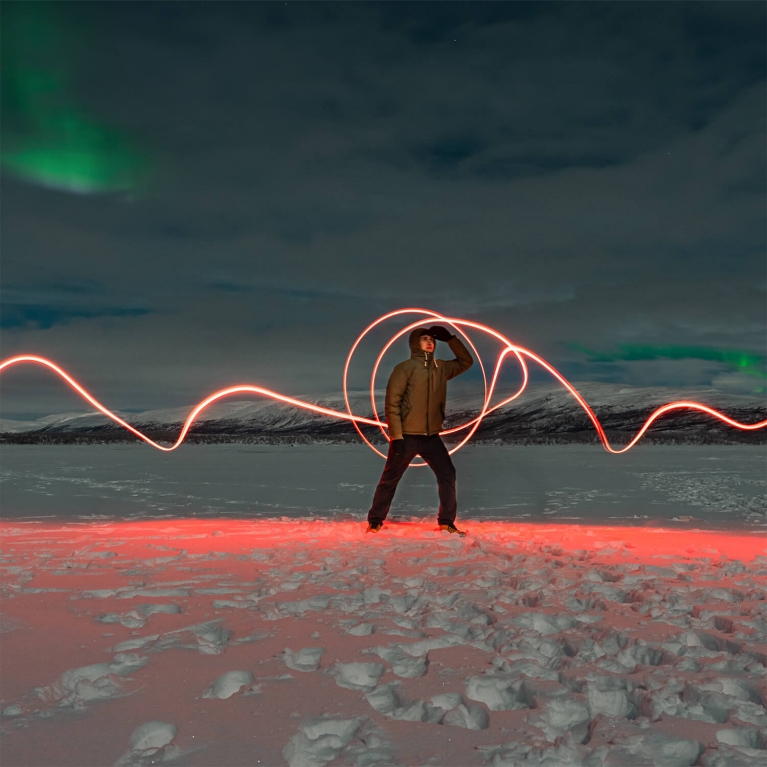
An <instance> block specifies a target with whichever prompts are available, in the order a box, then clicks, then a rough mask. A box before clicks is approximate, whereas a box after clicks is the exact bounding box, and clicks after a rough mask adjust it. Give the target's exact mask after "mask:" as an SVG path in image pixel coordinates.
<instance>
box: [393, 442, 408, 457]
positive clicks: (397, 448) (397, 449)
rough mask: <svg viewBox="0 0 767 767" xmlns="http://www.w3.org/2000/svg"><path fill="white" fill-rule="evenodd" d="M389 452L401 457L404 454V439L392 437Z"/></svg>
mask: <svg viewBox="0 0 767 767" xmlns="http://www.w3.org/2000/svg"><path fill="white" fill-rule="evenodd" d="M391 452H392V455H395V456H397V458H401V457H402V456H403V455H405V440H404V439H393V440H392V441H391Z"/></svg>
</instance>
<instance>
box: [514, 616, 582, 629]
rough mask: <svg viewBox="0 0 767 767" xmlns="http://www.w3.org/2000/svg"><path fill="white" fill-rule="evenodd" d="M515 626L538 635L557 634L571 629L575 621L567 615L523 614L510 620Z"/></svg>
mask: <svg viewBox="0 0 767 767" xmlns="http://www.w3.org/2000/svg"><path fill="white" fill-rule="evenodd" d="M512 622H513V623H515V624H516V625H517V626H522V627H523V628H528V629H532V630H533V631H537V632H538V633H540V634H558V633H559V632H560V631H564V630H565V629H569V628H572V627H573V625H575V622H576V621H575V619H574V618H572V617H570V616H569V615H546V614H545V613H523V614H522V615H518V616H517V617H516V618H514V619H513V620H512Z"/></svg>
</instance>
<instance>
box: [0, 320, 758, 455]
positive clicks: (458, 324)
mask: <svg viewBox="0 0 767 767" xmlns="http://www.w3.org/2000/svg"><path fill="white" fill-rule="evenodd" d="M401 314H420V315H422V316H426V317H431V318H433V319H434V320H436V321H438V322H442V323H445V324H448V325H450V326H451V327H452V328H453V329H454V330H456V331H457V332H459V333H460V334H461V335H462V336H463V337H464V338H465V339H466V342H467V343H468V344H469V346H470V347H471V348H472V350H473V351H474V354H475V355H476V357H477V360H478V362H479V365H480V369H481V370H482V378H483V381H484V389H485V394H484V399H483V403H482V408H481V410H480V412H479V415H478V416H477V417H476V418H473V419H472V420H471V421H467V422H466V423H464V424H461V425H460V426H455V427H453V428H452V429H447V430H445V431H442V432H440V434H442V435H444V434H454V433H455V432H458V431H462V430H463V429H468V430H469V431H468V433H467V434H466V436H465V437H464V438H463V439H462V440H461V442H459V443H458V444H457V445H456V446H455V447H453V448H452V449H451V450H450V453H451V455H452V454H453V453H455V452H456V451H458V450H460V449H461V448H462V447H463V446H464V445H465V444H466V443H467V442H468V441H469V440H470V439H471V437H472V436H473V435H474V433H475V432H476V430H477V429H478V428H479V425H480V424H481V423H482V421H483V420H484V418H485V416H487V415H488V414H490V413H492V412H493V411H495V410H498V409H499V408H501V407H504V406H505V405H508V404H509V403H510V402H513V401H514V400H515V399H516V398H517V397H519V395H520V394H522V392H523V391H524V390H525V389H526V388H527V384H528V380H529V374H528V369H527V364H526V362H525V359H524V358H525V357H528V358H529V359H531V360H532V361H533V362H537V363H538V364H539V365H540V366H541V367H543V368H544V369H545V370H547V371H548V372H549V373H551V375H552V376H554V378H556V379H557V381H559V383H561V384H562V386H564V387H565V388H566V389H567V390H568V391H569V392H570V394H572V396H573V397H574V398H575V400H576V401H577V402H578V404H579V405H580V406H581V407H582V408H583V410H584V411H585V412H586V415H588V417H589V419H590V420H591V422H592V423H593V424H594V428H595V429H596V431H597V434H598V435H599V439H600V441H601V442H602V445H603V447H604V449H605V450H607V452H609V453H613V454H614V455H619V454H621V453H625V452H627V451H628V450H631V448H632V447H634V445H636V444H637V442H639V440H640V439H641V438H642V436H643V435H644V434H645V432H646V431H647V430H648V429H649V428H650V426H651V425H652V424H653V422H655V421H656V420H657V419H658V418H660V417H661V416H662V415H664V414H665V413H668V412H670V411H672V410H681V409H685V408H687V409H691V410H700V411H701V412H704V413H707V414H708V415H710V416H712V417H713V418H718V419H719V420H720V421H723V422H724V423H726V424H728V425H729V426H732V427H733V428H735V429H741V430H742V431H754V430H756V429H764V428H765V427H767V420H764V421H758V422H757V423H751V424H746V423H740V422H739V421H735V420H733V419H732V418H729V417H728V416H726V415H724V413H721V412H719V411H718V410H715V409H714V408H711V407H708V405H704V404H702V403H700V402H688V401H684V400H680V401H677V402H669V403H668V404H666V405H662V406H661V407H659V408H658V409H657V410H655V411H654V412H653V413H652V414H651V415H650V417H649V418H648V419H647V420H646V421H645V422H644V424H643V425H642V428H641V429H640V430H639V431H638V432H637V433H636V435H635V436H634V438H633V439H632V440H631V442H629V443H628V444H627V445H625V446H624V447H622V448H621V449H620V450H616V449H615V448H613V447H612V446H611V445H610V442H609V440H608V439H607V435H606V434H605V431H604V429H603V428H602V424H601V423H600V422H599V419H598V418H597V417H596V415H595V414H594V411H593V410H592V409H591V408H590V407H589V405H588V403H587V402H586V400H585V399H583V397H582V396H581V395H580V394H579V393H578V392H577V391H576V389H575V388H574V387H573V385H572V384H571V383H570V382H569V381H567V379H565V377H564V376H563V375H562V374H561V373H560V372H559V371H558V370H556V368H554V367H552V366H551V365H549V363H548V362H546V360H544V359H543V358H542V357H539V356H538V355H537V354H535V353H534V352H531V351H530V350H529V349H525V348H524V347H523V346H518V345H517V344H514V343H512V342H511V341H510V340H509V339H508V338H506V336H504V335H502V334H501V333H499V332H498V331H496V330H493V329H492V328H490V327H488V326H487V325H482V324H481V323H478V322H471V321H469V320H462V319H460V318H457V317H444V316H443V315H441V314H438V313H437V312H432V311H429V310H428V309H398V310H396V311H393V312H389V313H388V314H385V315H384V316H382V317H379V318H378V319H377V320H376V321H375V322H373V323H371V324H370V325H368V326H367V328H365V330H363V331H362V333H361V334H360V335H359V336H358V337H357V340H356V341H355V342H354V344H353V345H352V347H351V349H350V351H349V354H348V356H347V358H346V364H345V365H344V371H343V392H344V403H345V404H346V412H345V413H344V412H341V411H338V410H331V409H330V408H325V407H320V406H319V405H314V404H312V403H310V402H304V401H303V400H298V399H295V398H294V397H287V396H285V395H284V394H280V393H278V392H275V391H272V390H271V389H265V388H263V387H261V386H250V385H240V386H230V387H229V388H226V389H220V390H219V391H217V392H214V393H213V394H211V395H210V396H209V397H206V398H205V399H204V400H202V402H200V403H198V404H197V405H195V407H194V408H193V409H192V411H191V412H190V413H189V415H188V416H187V419H186V421H185V422H184V425H183V426H182V428H181V432H180V433H179V435H178V438H177V439H176V442H175V443H174V444H173V445H171V446H170V447H164V446H163V445H159V444H158V443H157V442H155V441H154V440H152V439H150V438H149V437H147V436H146V435H145V434H143V433H142V432H141V431H139V430H138V429H136V428H134V427H133V426H131V425H130V424H129V423H127V422H126V421H124V420H123V419H122V418H120V417H119V416H118V415H117V414H116V413H113V412H112V411H111V410H109V409H108V408H106V407H105V406H104V405H102V404H101V403H100V402H99V401H98V400H97V399H96V398H95V397H94V396H93V395H92V394H90V393H89V392H88V391H86V389H85V388H83V387H82V386H81V385H80V384H79V383H77V381H75V379H74V378H72V377H71V376H70V375H68V374H67V373H66V372H65V371H64V370H62V369H61V368H60V367H59V366H58V365H56V364H55V363H54V362H52V361H51V360H49V359H46V358H45V357H39V356H36V355H32V354H24V355H20V356H18V357H11V358H9V359H7V360H4V361H3V362H0V373H2V372H3V371H4V370H6V369H8V368H10V367H12V366H14V365H18V364H21V363H23V362H29V363H34V364H37V365H43V366H45V367H48V368H50V369H51V370H53V371H54V372H55V373H57V374H58V375H59V376H60V377H61V378H63V379H64V380H65V381H66V382H67V383H68V384H69V385H70V386H71V387H72V388H73V389H74V390H75V391H76V392H77V393H78V394H80V396H81V397H82V398H83V399H85V400H86V401H87V402H89V403H90V404H91V405H93V407H95V408H96V409H97V410H98V411H99V412H101V413H103V414H104V415H105V416H107V417H108V418H110V419H111V420H113V421H114V422H115V423H117V424H119V425H120V426H122V427H123V428H124V429H126V430H128V431H129V432H131V433H132V434H135V435H136V436H137V437H138V438H139V439H142V440H143V441H144V442H146V443H148V444H149V445H151V446H152V447H155V448H157V449H158V450H162V451H163V452H166V453H169V452H171V451H172V450H175V449H176V448H177V447H179V446H180V445H181V444H182V443H183V441H184V439H185V438H186V435H187V433H188V432H189V429H190V428H191V426H192V424H193V423H194V421H195V420H196V418H197V417H198V416H199V415H200V413H202V411H203V410H205V409H206V408H207V407H209V406H210V405H212V404H213V403H214V402H216V401H217V400H219V399H223V398H224V397H229V396H231V395H233V394H241V393H242V394H245V393H247V394H259V395H261V396H264V397H269V398H271V399H274V400H277V401H279V402H284V403H286V404H288V405H292V406H294V407H299V408H303V409H305V410H311V411H313V412H315V413H320V414H321V415H326V416H328V417H329V418H340V419H343V420H346V421H350V422H351V423H352V425H353V426H354V428H355V429H356V430H357V433H358V434H359V435H360V437H361V438H362V440H363V441H364V442H365V444H366V445H367V446H368V447H369V448H370V449H371V450H373V451H374V452H376V453H377V454H378V455H380V456H381V457H382V458H385V457H386V456H385V455H384V454H383V453H382V452H380V451H379V450H378V449H377V448H376V447H375V446H374V445H373V444H372V443H371V442H370V441H369V440H368V439H367V438H366V437H365V435H364V434H363V433H362V431H361V430H360V428H359V426H358V424H361V423H364V424H368V425H370V426H377V427H378V428H379V429H380V430H381V433H382V434H383V435H384V436H385V437H386V439H387V440H388V439H389V436H388V434H387V433H386V425H385V424H384V423H383V422H382V421H381V419H380V417H379V415H378V408H377V406H376V402H375V382H376V376H377V373H378V368H379V366H380V364H381V360H382V359H383V357H384V355H385V354H386V352H387V351H388V350H389V348H390V347H391V345H392V344H393V343H394V342H395V341H396V340H397V339H398V338H400V337H401V336H402V335H404V334H405V333H407V332H408V331H410V330H412V329H413V328H416V327H418V326H419V325H420V324H421V321H420V320H419V321H417V322H412V323H410V324H409V325H407V326H406V327H405V328H403V329H402V330H400V331H398V332H397V333H396V334H395V335H394V336H392V338H391V339H389V341H388V342H387V343H386V345H385V346H384V348H383V349H382V350H381V352H380V354H379V355H378V358H377V359H376V362H375V365H374V366H373V371H372V374H371V377H370V402H371V405H372V407H373V416H374V417H373V418H364V417H362V416H358V415H355V414H354V413H353V412H352V407H351V403H350V402H349V392H348V386H347V381H348V375H349V366H350V365H351V361H352V358H353V357H354V354H355V352H356V351H357V347H358V346H359V345H360V343H361V341H362V339H363V338H365V336H366V335H367V334H368V333H370V331H371V330H373V328H375V327H377V326H378V325H380V324H381V323H382V322H385V321H386V320H389V319H391V318H392V317H397V316H399V315H401ZM464 328H473V329H475V330H479V331H481V332H483V333H486V334H488V335H489V336H491V337H493V338H495V339H496V340H498V341H500V342H501V343H502V344H503V346H504V348H503V350H502V351H501V353H500V354H499V355H498V360H497V361H496V364H495V370H494V371H493V377H492V380H491V382H490V385H489V386H488V383H487V374H486V372H485V367H484V365H483V363H482V358H481V357H480V355H479V353H478V352H477V349H476V347H475V346H474V344H473V343H472V341H471V339H470V338H469V336H468V335H467V334H466V332H465V330H464ZM509 354H514V355H515V356H516V358H517V360H518V362H519V364H520V366H521V368H522V384H521V386H520V387H519V390H518V391H517V392H516V393H515V394H513V395H512V396H510V397H507V398H506V399H504V400H503V401H501V402H499V403H497V404H495V405H493V406H492V407H491V406H490V402H491V400H492V398H493V392H494V391H495V386H496V383H497V382H498V376H499V374H500V371H501V366H502V365H503V362H504V360H505V359H506V357H507V356H508V355H509ZM425 465H426V464H425V463H412V464H411V466H425Z"/></svg>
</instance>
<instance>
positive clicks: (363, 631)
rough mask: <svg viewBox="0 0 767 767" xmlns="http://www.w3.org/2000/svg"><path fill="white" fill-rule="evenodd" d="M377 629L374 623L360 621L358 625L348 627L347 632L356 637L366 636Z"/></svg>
mask: <svg viewBox="0 0 767 767" xmlns="http://www.w3.org/2000/svg"><path fill="white" fill-rule="evenodd" d="M375 630H376V628H375V626H374V625H373V624H372V623H358V624H357V625H356V626H351V627H350V628H348V629H346V633H347V634H351V635H352V636H355V637H364V636H368V635H370V634H373V633H375Z"/></svg>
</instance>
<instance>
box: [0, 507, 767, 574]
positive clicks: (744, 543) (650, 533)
mask: <svg viewBox="0 0 767 767" xmlns="http://www.w3.org/2000/svg"><path fill="white" fill-rule="evenodd" d="M366 526H367V525H366V523H363V521H361V520H360V521H346V520H345V521H333V520H329V521H321V522H318V521H316V520H307V519H302V518H296V519H289V518H282V519H274V518H263V519H256V520H253V519H162V520H145V521H138V520H132V521H121V520H115V521H112V520H101V519H99V520H81V521H77V522H64V523H51V522H40V521H38V520H35V521H30V522H28V521H25V520H21V519H17V520H9V519H6V520H3V521H0V540H2V544H3V549H4V550H6V551H12V550H15V549H16V548H17V547H21V548H26V547H27V546H32V547H33V548H34V547H35V546H38V545H40V544H41V543H42V542H43V541H45V542H47V544H51V545H55V543H56V542H58V543H60V544H61V545H62V546H66V547H67V548H68V550H69V551H72V550H73V549H72V547H75V549H77V548H79V547H85V548H84V549H83V552H85V551H90V548H91V547H92V546H99V545H105V546H106V545H108V542H110V541H115V540H118V539H119V540H124V541H126V548H121V549H120V554H119V557H120V559H123V558H126V557H127V558H130V557H131V556H135V555H136V553H135V552H134V551H132V549H133V547H142V548H143V547H146V546H152V547H154V548H162V549H164V548H167V547H170V548H173V547H176V546H177V547H179V548H182V547H183V549H184V550H185V551H186V552H187V553H188V554H190V555H194V554H203V553H209V552H210V551H211V550H214V551H217V552H222V553H224V552H226V553H227V554H233V555H237V554H242V553H247V552H249V551H252V550H253V549H291V548H295V547H296V546H300V545H301V544H308V545H310V547H311V549H312V550H315V549H316V550H319V549H334V548H336V547H345V546H346V545H347V543H349V542H353V541H356V542H357V544H359V543H360V542H362V543H364V544H366V545H369V546H374V547H379V546H388V545H391V544H395V545H396V541H397V540H400V541H403V542H404V541H405V540H407V541H408V542H410V543H420V544H423V545H424V546H430V545H434V544H436V543H437V542H438V541H439V542H441V541H445V540H453V541H456V542H458V541H461V542H462V543H464V544H465V545H466V546H470V545H471V543H472V541H474V540H478V541H482V543H483V544H484V545H490V546H492V545H493V544H498V545H499V546H507V545H508V544H509V543H514V544H516V545H518V546H520V547H529V548H531V549H539V550H541V551H543V552H544V553H550V554H551V556H557V553H556V549H561V551H562V555H564V554H568V553H572V552H578V551H587V552H597V553H600V561H603V562H607V561H615V562H632V561H635V562H652V563H654V564H660V563H659V562H658V561H657V560H659V559H661V560H662V559H664V558H668V559H669V560H670V561H679V560H682V559H696V558H698V559H699V558H710V559H720V558H728V559H738V560H740V561H742V562H750V561H752V560H753V559H754V558H755V557H757V556H760V555H764V554H765V553H767V544H766V542H765V537H764V531H763V530H760V529H759V530H753V531H737V532H730V531H719V530H697V529H689V528H679V529H674V528H669V527H634V526H628V525H588V524H583V523H578V524H561V523H558V524H557V523H543V522H542V523H530V522H512V521H494V520H491V521H487V520H482V521H472V520H464V522H463V524H462V525H461V527H462V528H465V529H466V531H467V533H468V535H467V537H466V538H458V537H457V536H451V535H450V534H449V533H443V532H439V531H438V529H437V526H436V525H435V524H434V522H433V520H431V519H429V520H423V521H420V520H402V521H397V520H395V521H387V522H386V523H385V524H384V527H383V529H382V531H381V532H379V533H376V534H375V535H373V534H368V533H366V532H365V528H366ZM435 551H436V549H435ZM158 553H159V552H158ZM72 556H74V555H72ZM83 556H86V555H85V553H83ZM143 556H146V552H144V553H143ZM86 558H87V556H86ZM206 566H207V567H210V566H212V565H211V563H210V562H207V561H206Z"/></svg>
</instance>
